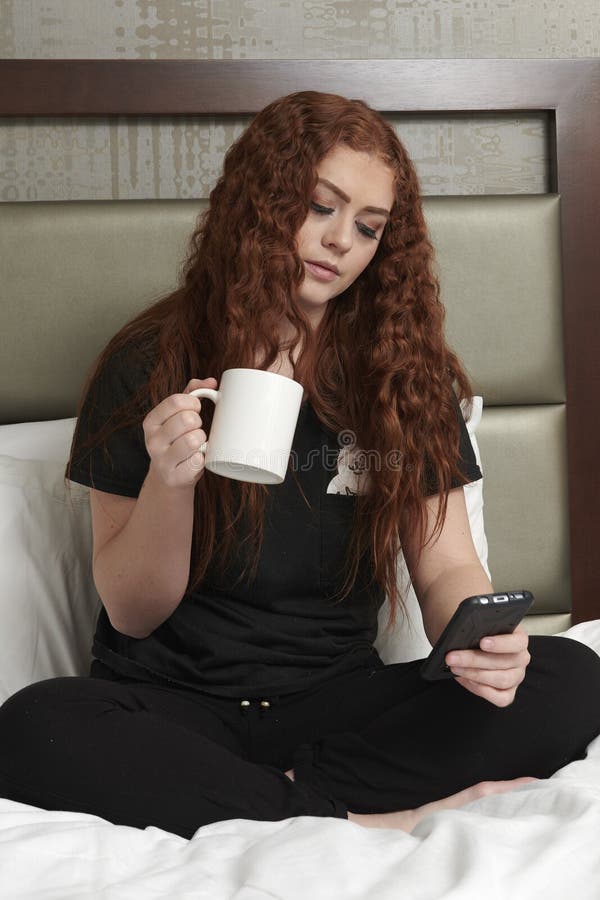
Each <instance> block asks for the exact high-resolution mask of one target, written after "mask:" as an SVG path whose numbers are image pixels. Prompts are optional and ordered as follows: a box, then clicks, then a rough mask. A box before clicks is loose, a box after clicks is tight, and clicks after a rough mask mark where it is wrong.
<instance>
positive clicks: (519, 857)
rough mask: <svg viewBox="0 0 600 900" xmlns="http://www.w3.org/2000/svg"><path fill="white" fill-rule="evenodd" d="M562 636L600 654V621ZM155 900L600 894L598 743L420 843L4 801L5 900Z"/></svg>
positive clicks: (530, 898)
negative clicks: (101, 814) (149, 822)
mask: <svg viewBox="0 0 600 900" xmlns="http://www.w3.org/2000/svg"><path fill="white" fill-rule="evenodd" d="M565 634H566V635H568V636H569V637H572V638H575V639H577V640H581V641H583V642H584V643H586V644H588V645H589V646H591V647H593V648H594V649H595V650H596V651H597V652H599V653H600V620H597V621H594V622H586V623H582V624H581V625H577V626H575V627H573V628H571V629H569V631H567V632H565ZM585 690H586V686H585V685H582V691H585ZM599 702H600V698H599ZM159 897H160V898H170V900H185V898H210V900H234V898H235V900H273V898H280V900H307V898H309V900H358V898H360V900H363V898H364V900H366V898H377V900H397V898H402V900H433V898H444V900H471V898H473V900H482V898H486V900H504V898H509V900H541V898H543V900H571V898H572V900H598V898H600V738H597V739H596V740H594V741H593V742H592V743H591V744H590V746H589V749H588V755H587V757H586V759H584V760H579V761H577V762H574V763H571V764H570V765H567V766H565V767H564V768H563V769H561V770H560V771H559V772H557V773H556V774H555V775H554V776H553V777H552V778H550V779H548V780H545V781H539V782H534V783H530V784H528V785H524V786H522V787H520V788H517V789H515V790H514V791H512V792H510V793H507V794H502V795H497V796H491V797H485V798H482V799H480V800H477V801H475V802H474V803H471V804H469V805H468V806H466V807H462V808H461V809H459V810H453V811H447V812H441V813H436V814H435V815H432V816H430V817H428V818H427V819H424V820H423V821H422V822H421V823H420V824H419V825H418V826H417V828H416V830H415V831H414V832H413V833H412V834H411V835H408V834H405V833H403V832H399V831H392V830H383V829H366V828H363V827H361V826H359V825H356V824H354V823H352V822H347V821H344V820H341V819H322V818H316V817H310V816H302V817H298V818H295V819H286V820H284V821H282V822H254V821H249V820H242V819H235V820H230V821H226V822H218V823H214V824H212V825H206V826H204V827H203V828H200V829H199V830H198V831H197V832H196V834H195V835H194V837H193V838H192V840H190V841H186V840H184V839H183V838H180V837H178V836H176V835H172V834H169V833H167V832H164V831H161V830H160V829H158V828H146V829H145V830H143V831H142V830H139V829H135V828H129V827H124V826H116V825H111V824H110V823H108V822H106V821H104V820H103V819H100V818H97V817H95V816H89V815H82V814H77V813H69V812H46V811H44V810H39V809H36V808H34V807H31V806H25V805H23V804H19V803H13V802H11V801H8V800H0V898H1V900H42V898H43V900H71V898H72V900H87V898H123V900H125V898H136V900H137V898H145V900H154V898H159Z"/></svg>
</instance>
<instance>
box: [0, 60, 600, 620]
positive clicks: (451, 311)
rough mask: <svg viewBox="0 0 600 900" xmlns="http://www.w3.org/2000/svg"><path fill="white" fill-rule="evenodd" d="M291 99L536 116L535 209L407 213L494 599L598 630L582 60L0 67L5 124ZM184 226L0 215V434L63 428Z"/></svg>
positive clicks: (9, 209) (597, 127) (140, 212)
mask: <svg viewBox="0 0 600 900" xmlns="http://www.w3.org/2000/svg"><path fill="white" fill-rule="evenodd" d="M308 89H313V90H327V91H331V92H335V93H340V94H344V95H346V96H350V97H360V98H361V99H364V100H366V101H367V102H368V103H369V104H370V105H371V106H373V107H375V108H376V109H379V110H380V111H381V112H383V113H384V114H386V113H394V112H402V113H411V112H418V113H423V112H426V113H430V114H448V113H456V112H476V111H488V112H489V111H515V112H517V111H522V110H537V111H545V113H546V114H547V117H548V123H549V135H550V147H549V148H548V153H549V158H550V190H549V193H547V194H537V195H513V196H511V195H502V196H469V197H426V198H425V201H424V205H425V213H426V217H427V220H428V224H429V227H430V231H431V235H432V239H433V243H434V245H435V247H436V256H437V262H438V268H439V276H440V281H441V287H442V295H443V299H444V302H445V304H446V307H447V310H448V335H449V339H450V342H451V343H452V344H453V346H454V347H455V348H456V350H457V351H458V353H459V354H460V355H461V356H462V358H463V359H464V361H465V363H466V365H467V368H468V370H469V373H470V375H471V377H472V379H473V381H474V385H475V388H476V391H477V392H478V393H481V394H482V395H483V397H484V404H485V411H484V417H483V422H482V425H481V426H480V431H479V439H480V446H481V449H482V455H483V460H484V468H485V502H486V530H487V533H488V540H489V544H490V567H491V570H492V576H493V579H494V583H495V586H496V587H497V588H505V589H506V588H510V587H529V588H531V589H532V590H533V591H534V593H535V594H536V606H535V608H534V612H535V614H536V616H535V621H536V625H537V627H536V625H534V626H531V625H530V630H533V631H556V630H560V629H561V628H564V627H567V626H568V624H570V622H571V621H572V622H573V623H576V622H579V621H583V620H585V619H591V618H598V617H600V564H599V563H598V552H597V549H596V541H597V538H598V536H599V535H600V490H599V487H600V476H599V474H598V460H600V422H599V418H600V417H599V416H598V414H597V406H598V397H599V394H600V392H599V388H600V378H599V375H600V366H599V364H598V350H599V349H600V314H599V309H598V284H600V254H599V252H598V243H599V236H600V154H599V153H598V152H597V147H598V143H599V141H600V60H493V59H486V60H476V59H475V60H474V59H470V60H451V59H444V60H341V61H333V60H288V61H282V60H277V61H275V60H274V61H262V60H253V61H250V60H247V61H233V60H226V61H216V60H205V61H185V62H182V61H155V60H143V61H137V60H136V61H129V60H127V61H121V60H119V61H116V60H114V61H113V60H0V115H1V116H9V117H17V116H18V117H33V116H43V117H52V116H61V117H63V116H79V117H86V116H107V115H111V116H112V115H123V116H124V115H136V116H140V115H148V116H161V115H169V116H174V115H175V116H176V115H197V116H211V115H215V114H219V115H231V116H239V115H241V114H251V113H254V112H256V111H257V110H259V109H261V108H262V107H263V106H265V105H266V104H267V103H268V102H270V101H271V100H273V99H274V98H276V97H278V96H281V95H283V94H287V93H289V92H292V91H295V90H308ZM202 206H203V204H202V202H200V201H198V203H196V202H194V201H177V200H165V201H161V200H149V201H124V202H120V201H101V202H72V203H65V202H57V203H4V204H0V260H1V262H0V265H1V266H2V272H3V277H2V282H1V284H0V298H1V303H2V329H1V332H0V348H1V354H0V422H2V423H7V422H15V421H32V420H36V419H51V418H60V417H64V416H72V415H74V412H75V402H76V397H77V394H78V391H79V388H80V386H81V383H82V381H83V377H84V375H85V372H86V371H87V368H88V367H89V365H90V363H91V362H92V360H93V358H94V356H95V354H96V353H97V352H98V350H99V349H100V348H101V347H102V345H103V344H104V343H105V341H106V340H107V339H108V338H109V337H110V335H111V334H113V333H114V332H115V331H116V330H117V328H118V327H119V326H120V325H121V324H122V323H123V322H124V321H125V320H126V319H127V318H129V317H130V316H131V315H132V314H133V313H134V312H135V311H136V310H137V309H140V308H142V307H143V306H145V305H147V304H148V303H150V302H151V301H152V300H153V299H155V298H157V297H158V296H159V295H160V294H161V293H163V292H164V291H166V290H169V289H170V288H172V287H173V286H174V285H175V282H176V279H177V274H178V267H179V265H180V263H181V261H182V258H183V254H184V252H185V245H186V240H187V237H188V235H189V233H190V231H191V229H192V226H193V224H194V220H195V218H196V216H197V214H198V212H199V211H200V210H201V208H202ZM570 616H571V618H570Z"/></svg>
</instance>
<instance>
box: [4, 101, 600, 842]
mask: <svg viewBox="0 0 600 900" xmlns="http://www.w3.org/2000/svg"><path fill="white" fill-rule="evenodd" d="M432 258H433V251H432V247H431V245H430V243H429V240H428V235H427V231H426V227H425V223H424V219H423V213H422V208H421V200H420V196H419V189H418V182H417V178H416V175H415V172H414V169H413V166H412V164H411V162H410V160H409V158H408V156H407V154H406V151H405V149H404V147H403V146H402V144H401V142H400V141H399V140H398V138H397V136H396V135H395V133H394V132H393V130H392V129H391V128H390V127H389V126H388V125H387V124H386V122H385V121H384V120H383V119H382V118H381V117H380V116H379V115H378V114H377V113H375V112H374V111H373V110H371V109H370V108H369V107H367V106H366V105H365V104H364V103H362V102H360V101H356V100H347V99H344V98H342V97H338V96H335V95H330V94H321V93H316V92H302V93H297V94H293V95H291V96H288V97H284V98H282V99H280V100H278V101H276V102H274V103H272V104H270V105H269V106H268V107H267V108H266V109H265V110H263V111H262V112H261V113H259V114H258V115H257V116H256V117H255V119H254V120H253V122H252V123H251V125H250V126H249V128H248V129H247V130H246V131H245V133H244V134H243V135H242V136H241V137H240V138H239V140H237V141H236V142H235V144H234V145H233V146H232V147H231V149H230V150H229V151H228V153H227V155H226V158H225V165H224V172H223V175H222V177H221V178H220V180H219V181H218V183H217V185H216V187H215V189H214V190H213V192H212V193H211V196H210V204H209V208H208V210H207V212H206V213H205V214H204V215H203V216H202V217H201V218H200V220H199V224H198V227H197V230H196V231H195V233H194V235H193V239H192V242H191V247H190V253H189V258H188V260H187V264H186V266H185V270H184V273H183V276H182V281H181V285H180V287H179V289H178V290H177V291H175V292H174V293H173V294H172V295H170V296H168V297H167V298H164V299H163V300H161V301H160V302H159V303H157V304H156V305H154V306H153V307H152V308H151V309H149V310H148V311H146V312H144V313H143V314H142V315H140V316H138V317H137V318H136V319H135V320H134V321H133V322H131V323H130V324H129V325H127V326H126V327H125V328H124V329H123V330H122V331H121V332H119V334H118V335H116V336H115V338H114V339H113V340H112V341H111V342H110V343H109V345H108V347H107V348H106V349H105V351H104V352H103V354H102V355H101V357H100V359H99V360H98V362H97V365H96V366H95V368H94V371H93V373H92V376H91V378H90V379H89V382H88V384H87V386H86V388H85V390H84V393H83V398H82V405H81V408H80V411H79V419H78V426H77V431H76V434H75V437H74V442H73V447H72V454H71V460H70V465H69V467H68V475H69V477H70V478H71V479H72V480H75V481H78V482H81V483H84V484H87V485H90V486H91V488H92V490H91V510H92V523H93V536H94V562H93V574H94V579H95V583H96V585H97V588H98V592H99V594H100V597H101V599H102V604H103V607H102V611H101V613H100V617H99V621H98V625H97V630H96V635H95V640H94V646H93V656H94V661H93V664H92V669H91V673H90V677H89V678H61V679H52V680H48V681H45V682H42V683H39V684H36V685H33V686H30V687H28V688H25V689H24V690H22V691H20V692H19V693H18V694H16V695H15V696H14V697H12V698H11V699H9V701H8V702H7V703H6V704H5V705H4V707H3V708H2V710H1V711H0V793H2V794H3V795H4V796H7V797H11V798H13V799H15V800H19V801H21V802H25V803H30V804H33V805H37V806H43V807H45V808H63V809H70V810H77V811H84V812H90V813H95V814H97V815H100V816H103V817H105V818H107V819H109V820H110V821H113V822H117V823H123V824H129V825H134V826H138V827H145V826H147V825H155V826H159V827H162V828H164V829H167V830H169V831H173V832H176V833H178V834H181V835H184V836H187V837H189V836H191V835H192V834H193V833H194V831H195V830H196V829H197V828H199V827H200V826H201V825H204V824H206V823H209V822H213V821H218V820H223V819H231V818H250V819H264V820H279V819H283V818H287V817H290V816H297V815H312V816H336V817H340V818H348V819H350V820H351V821H354V822H357V823H360V824H362V825H365V826H375V827H392V828H393V827H397V828H401V829H404V830H408V831H410V830H411V829H412V828H413V827H414V825H415V823H416V822H417V821H418V820H419V819H420V818H421V817H422V816H423V815H426V814H428V813H430V812H432V811H435V810H436V809H442V808H448V807H453V806H459V805H461V804H463V803H465V802H467V801H469V800H472V799H474V798H476V797H478V796H481V795H482V794H483V793H488V792H490V791H502V790H508V789H510V788H513V787H514V786H516V785H519V784H521V783H523V782H524V781H527V780H529V779H531V778H545V777H548V776H550V775H551V774H552V773H553V772H555V771H556V770H557V769H558V768H559V767H561V766H563V765H564V764H565V763H567V762H568V761H570V760H573V759H576V758H581V757H582V756H584V755H585V751H586V746H587V744H588V743H589V741H590V740H591V739H592V738H593V737H595V736H596V734H597V733H598V731H599V730H600V706H599V704H598V702H597V699H596V698H597V696H598V692H599V690H600V661H599V660H598V657H597V656H596V654H595V653H594V652H593V651H592V650H590V649H589V648H587V647H585V646H583V645H581V644H579V643H577V642H575V641H571V640H568V639H563V638H550V637H536V638H532V639H531V640H530V641H529V642H528V638H527V634H526V632H525V630H524V629H523V628H521V627H519V628H517V630H516V631H515V632H514V633H513V634H510V635H503V636H497V637H493V638H491V639H489V640H487V641H482V644H481V649H479V650H472V651H463V652H456V653H453V654H452V655H451V658H450V657H448V663H449V664H450V665H451V668H452V672H453V674H454V676H455V677H454V678H453V679H451V680H446V681H440V682H433V683H430V682H426V681H424V680H422V679H421V678H420V676H419V666H420V663H419V662H416V663H407V664H398V665H388V666H385V665H384V664H383V663H382V661H381V659H380V658H379V657H378V655H377V653H376V652H375V650H374V649H373V641H374V639H375V637H376V631H377V612H378V609H379V608H380V606H381V604H382V603H383V602H384V598H385V597H386V595H387V597H388V598H389V600H390V603H391V606H392V610H393V612H395V610H396V608H397V607H400V609H401V607H402V596H401V592H399V591H398V587H397V583H396V560H397V556H398V553H399V549H400V546H402V548H403V551H404V554H405V557H406V559H407V562H408V566H409V570H410V572H411V578H412V582H413V585H414V587H415V590H416V593H417V596H418V599H419V602H420V606H421V609H422V612H423V619H424V624H425V629H426V632H427V635H428V637H429V639H430V640H431V641H432V642H434V641H435V640H436V638H437V637H438V635H439V634H440V633H441V631H442V630H443V628H444V626H445V624H446V623H447V621H448V619H449V618H450V616H451V615H452V613H453V612H454V610H455V608H456V606H457V605H458V603H459V602H460V601H461V600H462V599H463V598H464V597H467V596H469V595H472V594H476V593H480V592H489V591H490V590H491V585H490V582H489V580H488V578H487V576H486V574H485V572H484V571H483V569H482V567H481V565H480V563H479V560H478V558H477V556H476V553H475V551H474V548H473V544H472V541H471V537H470V530H469V523H468V519H467V514H466V510H465V502H464V497H463V489H462V486H463V485H464V484H465V483H466V482H468V481H472V480H475V479H477V478H479V477H480V472H479V470H478V468H477V465H476V463H475V459H474V456H473V452H472V448H471V446H470V443H469V439H468V435H467V433H466V429H465V427H464V423H463V420H462V416H461V415H460V411H459V406H458V401H459V400H460V399H463V398H466V397H468V396H469V384H468V380H467V378H466V376H465V373H464V371H463V369H462V368H461V366H460V363H459V362H458V360H457V358H456V357H455V355H454V354H453V353H452V352H451V351H450V349H449V348H448V347H447V345H446V343H445V340H444V335H443V308H442V305H441V303H440V300H439V288H438V284H437V281H436V279H435V277H434V274H433V271H432ZM231 367H249V368H258V369H267V370H271V371H274V372H278V373H280V374H282V375H284V376H289V377H293V378H295V379H296V380H298V381H299V382H301V384H302V385H303V387H304V401H303V404H302V407H301V411H300V416H299V419H298V425H297V428H296V433H295V437H294V446H293V451H294V452H293V454H292V457H291V462H290V466H289V470H288V474H287V477H286V479H285V481H284V483H283V484H282V485H278V486H273V487H266V486H262V485H254V484H247V483H243V482H238V481H233V480H229V479H226V478H222V477H219V476H217V475H214V474H212V473H210V472H206V471H205V470H204V456H203V453H202V451H201V449H200V448H201V446H202V444H203V443H204V441H205V440H206V436H207V433H209V431H210V420H211V416H212V409H211V404H210V403H208V404H205V403H201V401H200V400H199V399H198V398H197V397H195V396H192V395H191V394H190V391H192V390H194V389H195V388H197V387H201V386H208V387H216V386H217V385H218V383H219V380H220V377H221V374H222V372H223V371H224V370H225V369H227V368H231ZM348 440H350V444H348ZM348 452H350V453H351V454H354V455H353V456H352V457H351V459H352V460H353V461H354V463H353V472H352V478H351V479H350V480H348V478H347V474H348V469H347V468H345V467H344V466H343V465H342V464H341V461H342V459H345V460H347V458H348V457H347V454H348ZM345 454H346V455H345ZM365 461H366V462H365ZM391 461H393V464H392V462H391Z"/></svg>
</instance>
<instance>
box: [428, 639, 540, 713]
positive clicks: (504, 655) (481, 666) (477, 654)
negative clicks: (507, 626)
mask: <svg viewBox="0 0 600 900" xmlns="http://www.w3.org/2000/svg"><path fill="white" fill-rule="evenodd" d="M488 641H489V642H491V643H490V644H489V645H488ZM528 643H529V636H528V634H527V632H526V631H525V629H524V628H523V626H522V625H518V626H517V628H516V629H515V630H514V631H513V632H512V634H495V635H493V636H490V637H485V638H482V639H481V641H480V644H479V646H480V648H481V649H480V650H452V651H451V652H450V653H448V654H446V665H448V666H450V669H451V670H452V672H453V674H454V676H455V681H457V682H458V683H459V684H460V685H462V686H463V687H464V688H466V689H467V690H468V691H471V693H472V694H477V696H478V697H483V698H484V700H489V702H490V703H493V704H494V705H495V706H509V705H510V704H511V703H512V702H513V700H514V699H515V694H516V693H517V688H518V687H519V685H520V684H521V682H522V681H523V679H524V678H525V670H526V669H527V666H528V665H529V661H530V659H531V656H530V654H529V651H528V650H527V645H528Z"/></svg>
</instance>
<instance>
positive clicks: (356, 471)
mask: <svg viewBox="0 0 600 900" xmlns="http://www.w3.org/2000/svg"><path fill="white" fill-rule="evenodd" d="M344 434H345V433H344V432H342V433H341V434H340V435H338V442H339V443H341V444H344V442H345V441H344ZM367 464H368V459H367V454H366V453H365V452H364V450H361V449H360V447H356V446H355V444H353V443H349V444H346V446H342V449H341V450H340V452H339V453H338V458H337V474H336V475H335V476H334V477H333V478H332V479H331V481H330V482H329V484H328V485H327V493H328V494H349V495H356V494H364V493H366V491H367V490H368V487H369V473H368V471H367Z"/></svg>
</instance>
